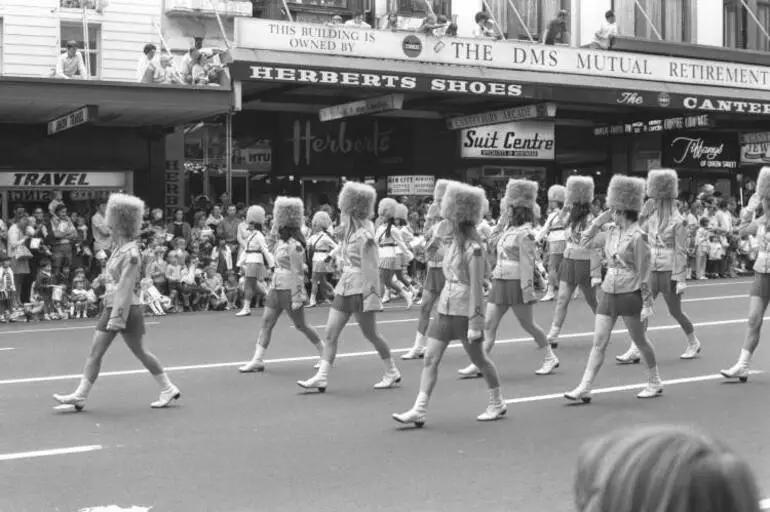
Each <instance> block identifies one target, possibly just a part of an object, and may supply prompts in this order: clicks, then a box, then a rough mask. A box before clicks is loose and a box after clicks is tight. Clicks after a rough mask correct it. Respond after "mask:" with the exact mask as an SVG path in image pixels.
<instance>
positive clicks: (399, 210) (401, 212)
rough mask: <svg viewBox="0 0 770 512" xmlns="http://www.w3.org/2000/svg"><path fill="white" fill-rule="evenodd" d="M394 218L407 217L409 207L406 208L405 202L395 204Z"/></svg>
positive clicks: (403, 218) (402, 218) (404, 218)
mask: <svg viewBox="0 0 770 512" xmlns="http://www.w3.org/2000/svg"><path fill="white" fill-rule="evenodd" d="M396 218H397V219H400V220H408V219H409V208H407V207H406V205H405V204H397V205H396Z"/></svg>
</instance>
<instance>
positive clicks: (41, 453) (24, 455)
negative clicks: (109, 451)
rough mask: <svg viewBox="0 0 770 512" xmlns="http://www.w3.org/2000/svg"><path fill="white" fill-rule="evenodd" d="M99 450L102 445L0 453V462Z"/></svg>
mask: <svg viewBox="0 0 770 512" xmlns="http://www.w3.org/2000/svg"><path fill="white" fill-rule="evenodd" d="M101 449H102V445H100V444H92V445H89V446H73V447H71V448H56V449H54V450H38V451H34V452H19V453H0V461H4V460H19V459H36V458H38V457H51V456H54V455H70V454H73V453H85V452H93V451H96V450H101Z"/></svg>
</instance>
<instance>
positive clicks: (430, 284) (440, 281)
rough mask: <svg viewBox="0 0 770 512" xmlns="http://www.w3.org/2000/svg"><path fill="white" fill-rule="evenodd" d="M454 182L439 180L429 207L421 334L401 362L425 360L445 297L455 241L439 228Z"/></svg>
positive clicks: (418, 325) (419, 326)
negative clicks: (446, 265) (449, 251)
mask: <svg viewBox="0 0 770 512" xmlns="http://www.w3.org/2000/svg"><path fill="white" fill-rule="evenodd" d="M450 183H457V182H454V181H451V180H438V181H437V182H436V188H434V189H433V204H431V205H430V208H428V214H427V215H426V218H425V228H424V230H425V242H426V245H425V257H426V260H427V265H428V272H427V274H426V275H425V283H424V284H423V285H422V304H420V316H419V318H418V320H417V334H416V335H415V338H414V345H412V348H411V349H409V352H407V353H406V354H404V355H402V356H401V359H406V360H410V359H422V358H423V357H425V346H426V343H427V338H426V333H427V332H428V325H429V323H430V315H431V312H432V311H433V306H434V305H435V304H436V301H437V300H438V297H439V295H441V290H443V289H444V283H445V279H444V270H443V268H442V265H443V261H444V248H445V247H446V246H447V245H448V244H449V242H450V241H451V238H450V237H449V236H447V235H446V234H443V233H440V232H439V226H441V220H442V219H441V200H442V198H443V197H444V193H445V192H446V189H447V186H448V185H449V184H450Z"/></svg>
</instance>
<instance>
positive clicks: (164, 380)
mask: <svg viewBox="0 0 770 512" xmlns="http://www.w3.org/2000/svg"><path fill="white" fill-rule="evenodd" d="M153 377H155V380H156V381H157V382H158V385H159V386H160V390H161V391H166V390H169V389H171V388H172V387H173V386H174V385H173V384H171V380H169V378H168V375H166V372H163V373H160V374H158V375H153Z"/></svg>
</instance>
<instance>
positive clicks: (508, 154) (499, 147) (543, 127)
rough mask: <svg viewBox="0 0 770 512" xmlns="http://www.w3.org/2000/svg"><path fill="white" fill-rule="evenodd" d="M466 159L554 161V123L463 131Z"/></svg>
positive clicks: (522, 124)
mask: <svg viewBox="0 0 770 512" xmlns="http://www.w3.org/2000/svg"><path fill="white" fill-rule="evenodd" d="M460 140H461V141H462V150H461V156H462V157H463V158H499V159H504V160H553V159H554V157H555V156H556V136H555V129H554V124H553V123H547V122H534V121H533V122H526V121H523V122H518V123H506V124H499V125H495V126H485V127H480V128H470V129H468V130H463V131H462V135H461V137H460Z"/></svg>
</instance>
